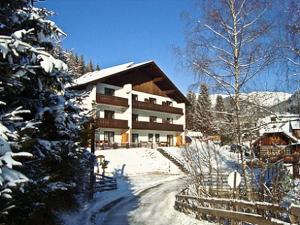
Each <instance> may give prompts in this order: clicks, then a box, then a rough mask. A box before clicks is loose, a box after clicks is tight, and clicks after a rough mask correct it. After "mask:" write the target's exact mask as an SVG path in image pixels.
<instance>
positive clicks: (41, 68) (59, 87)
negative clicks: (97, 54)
mask: <svg viewBox="0 0 300 225" xmlns="http://www.w3.org/2000/svg"><path fill="white" fill-rule="evenodd" d="M51 14H52V13H51V12H49V11H47V10H46V9H39V8H35V7H33V6H32V1H30V0H4V1H1V2H0V15H1V16H0V17H1V26H0V32H1V36H0V52H1V54H0V60H1V64H0V68H1V69H0V70H1V81H2V85H3V86H4V89H5V92H2V95H1V98H2V99H5V100H6V103H7V104H6V105H5V107H4V108H2V111H1V114H4V115H7V114H5V113H6V109H10V110H11V111H12V110H13V109H14V108H17V107H19V106H21V107H23V109H26V110H29V111H30V113H27V114H24V116H23V119H25V120H26V121H30V123H25V124H24V125H23V126H25V128H26V129H25V128H24V129H23V127H22V122H15V123H10V124H9V123H8V124H7V125H6V124H5V125H6V126H7V128H8V129H9V130H11V131H12V133H13V134H15V133H16V132H17V131H18V130H20V132H21V135H22V136H21V137H22V139H21V140H20V141H18V142H17V144H19V146H20V145H21V146H20V149H21V150H20V151H28V152H30V153H31V154H32V155H33V158H32V159H31V160H28V161H26V162H24V167H23V168H22V172H23V173H24V174H25V175H26V176H27V177H28V178H29V180H30V182H28V183H27V184H26V186H24V187H23V189H22V191H20V192H15V193H14V205H16V207H15V208H13V209H11V210H10V216H9V217H6V218H5V220H4V221H2V220H1V223H3V222H6V223H8V224H54V223H55V220H54V216H53V212H54V210H55V209H57V208H61V206H62V204H65V205H67V204H70V203H69V201H70V200H71V199H72V194H73V193H74V191H75V188H76V184H77V183H78V180H79V177H80V175H81V173H80V172H81V170H80V169H81V168H82V167H81V165H82V161H83V162H86V161H85V160H84V157H83V153H82V152H81V151H78V146H77V144H76V141H77V140H78V136H79V133H80V123H81V122H82V121H81V120H82V118H83V117H82V116H81V115H79V113H80V108H79V107H78V106H76V105H75V103H76V102H74V101H76V98H75V100H74V98H73V96H74V94H73V93H70V92H67V91H65V89H64V85H65V83H66V82H70V81H71V78H70V76H69V74H68V73H67V66H66V64H65V63H64V62H63V61H61V60H59V59H57V58H62V57H63V55H64V53H62V52H61V51H60V50H59V51H57V49H56V48H55V47H57V46H56V43H57V42H58V41H59V40H60V39H61V37H62V36H64V35H65V34H64V33H63V32H62V31H61V30H60V29H59V28H58V27H57V26H56V25H55V23H54V22H52V21H50V20H48V16H50V15H51ZM52 54H53V55H52ZM54 55H55V56H56V57H55V56H54ZM5 82H6V83H5ZM12 117H13V118H14V119H16V118H17V117H18V116H17V113H13V114H12ZM3 118H4V117H3ZM2 124H3V122H2ZM17 125H19V127H16V128H15V126H17ZM33 125H35V126H33ZM3 127H4V126H3ZM4 128H5V127H4ZM2 133H5V134H6V135H7V136H8V134H9V132H2ZM10 136H12V135H10ZM3 143H4V144H5V142H4V141H3ZM6 149H7V150H5V151H7V152H8V153H6V152H4V151H1V154H0V157H6V156H7V158H8V159H9V157H11V156H14V154H12V153H11V151H9V148H8V147H7V148H6ZM3 162H5V160H2V161H1V163H3ZM8 162H13V163H11V164H9V163H7V164H6V165H1V169H2V168H3V166H4V167H5V166H6V167H8V168H9V169H11V166H12V165H14V161H11V160H10V159H9V160H8ZM7 165H8V166H7ZM2 172H3V170H2ZM2 174H3V173H2ZM20 177H21V175H20ZM21 178H22V179H23V180H25V178H24V176H23V177H21ZM3 184H4V185H6V181H4V182H3V181H2V185H3ZM8 192H9V190H8ZM3 194H5V193H3ZM6 194H7V193H6ZM1 206H2V205H1ZM1 219H2V218H1Z"/></svg>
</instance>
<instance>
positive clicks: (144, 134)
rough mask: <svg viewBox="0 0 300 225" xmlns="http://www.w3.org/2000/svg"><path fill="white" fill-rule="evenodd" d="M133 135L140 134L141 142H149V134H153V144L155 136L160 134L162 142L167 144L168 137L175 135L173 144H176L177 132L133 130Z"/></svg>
mask: <svg viewBox="0 0 300 225" xmlns="http://www.w3.org/2000/svg"><path fill="white" fill-rule="evenodd" d="M132 133H134V134H139V141H140V142H148V134H153V143H155V134H159V141H160V142H167V135H173V143H174V145H175V144H176V136H177V134H178V133H177V132H173V131H157V130H132Z"/></svg>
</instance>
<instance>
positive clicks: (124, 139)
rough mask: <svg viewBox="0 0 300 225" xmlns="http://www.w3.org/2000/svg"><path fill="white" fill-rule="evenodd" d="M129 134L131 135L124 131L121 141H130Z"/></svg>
mask: <svg viewBox="0 0 300 225" xmlns="http://www.w3.org/2000/svg"><path fill="white" fill-rule="evenodd" d="M128 136H129V135H128V133H123V134H122V140H121V142H122V143H128Z"/></svg>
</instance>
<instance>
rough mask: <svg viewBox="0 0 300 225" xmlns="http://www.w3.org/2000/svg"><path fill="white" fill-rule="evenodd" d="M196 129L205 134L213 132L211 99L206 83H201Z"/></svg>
mask: <svg viewBox="0 0 300 225" xmlns="http://www.w3.org/2000/svg"><path fill="white" fill-rule="evenodd" d="M195 129H196V130H197V131H200V132H202V133H203V134H205V135H210V134H212V133H213V125H212V114H211V101H210V98H209V93H208V86H207V85H206V84H201V85H200V91H199V96H198V99H197V103H196V107H195Z"/></svg>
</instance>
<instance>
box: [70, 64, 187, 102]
mask: <svg viewBox="0 0 300 225" xmlns="http://www.w3.org/2000/svg"><path fill="white" fill-rule="evenodd" d="M141 70H143V71H145V73H141V74H147V76H149V78H150V77H151V79H154V78H161V79H160V80H159V81H158V82H157V85H158V86H159V87H160V88H161V89H162V90H165V91H166V92H167V91H170V90H172V92H170V93H169V92H168V94H167V95H168V96H169V97H170V98H173V99H175V100H176V101H177V102H180V103H183V102H185V103H187V104H189V102H188V100H187V99H186V97H185V96H184V95H183V94H182V93H181V91H180V90H179V89H178V88H177V87H176V86H175V84H174V83H173V82H172V81H171V80H170V79H169V78H168V77H167V75H166V74H165V73H164V72H163V71H162V70H161V69H160V68H159V67H158V66H157V65H156V63H155V62H154V61H146V62H142V63H138V64H135V63H133V62H129V63H125V64H121V65H118V66H113V67H109V68H105V69H101V70H99V71H94V72H90V73H87V74H84V75H83V76H81V77H79V78H77V79H76V80H75V81H74V83H73V84H71V85H70V87H69V88H72V89H84V88H86V86H88V85H94V84H96V83H98V82H106V81H108V80H110V81H111V82H112V78H114V79H115V78H116V79H115V80H117V81H116V82H114V84H115V85H117V86H118V85H124V84H125V83H126V82H127V83H128V79H126V76H128V75H129V74H130V72H132V74H133V73H134V72H136V71H141ZM141 74H134V76H135V78H137V79H141V77H140V76H141ZM131 77H132V76H131Z"/></svg>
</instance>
